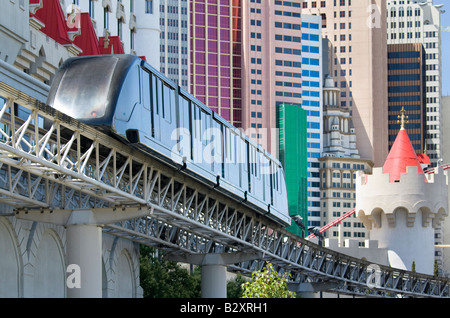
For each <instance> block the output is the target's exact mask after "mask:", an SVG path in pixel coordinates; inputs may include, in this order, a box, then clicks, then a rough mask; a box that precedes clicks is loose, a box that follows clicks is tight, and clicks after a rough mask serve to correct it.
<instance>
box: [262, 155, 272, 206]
mask: <svg viewBox="0 0 450 318" xmlns="http://www.w3.org/2000/svg"><path fill="white" fill-rule="evenodd" d="M260 172H261V179H262V181H261V182H262V184H263V187H262V191H263V200H264V202H266V203H267V204H270V203H271V197H270V158H268V157H267V156H266V155H265V154H264V153H261V169H260Z"/></svg>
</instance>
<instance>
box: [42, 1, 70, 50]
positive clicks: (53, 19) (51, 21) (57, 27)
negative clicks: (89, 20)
mask: <svg viewBox="0 0 450 318" xmlns="http://www.w3.org/2000/svg"><path fill="white" fill-rule="evenodd" d="M35 17H36V18H37V19H39V20H40V21H42V22H43V23H44V24H45V27H44V28H42V29H41V31H42V32H43V33H45V34H46V35H48V36H49V37H50V38H52V39H53V40H55V41H56V42H58V43H60V44H71V43H72V41H70V38H69V35H68V33H67V31H68V27H67V23H66V17H65V14H64V12H63V10H62V8H61V5H60V3H59V1H58V0H45V1H43V5H42V8H40V9H38V10H37V11H36V13H35Z"/></svg>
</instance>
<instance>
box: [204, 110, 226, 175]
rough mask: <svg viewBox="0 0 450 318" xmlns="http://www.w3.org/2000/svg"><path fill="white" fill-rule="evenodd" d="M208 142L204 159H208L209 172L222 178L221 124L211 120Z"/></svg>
mask: <svg viewBox="0 0 450 318" xmlns="http://www.w3.org/2000/svg"><path fill="white" fill-rule="evenodd" d="M208 140H209V141H207V145H206V148H205V153H206V157H209V161H210V163H211V171H212V173H213V174H214V175H215V176H216V177H217V176H219V177H220V178H223V165H222V164H223V132H222V124H221V123H220V122H218V121H217V120H215V119H214V118H211V128H210V129H209V131H208Z"/></svg>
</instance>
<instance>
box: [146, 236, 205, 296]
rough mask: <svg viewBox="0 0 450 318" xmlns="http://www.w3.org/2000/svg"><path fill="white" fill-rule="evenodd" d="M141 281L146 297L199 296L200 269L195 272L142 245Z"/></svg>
mask: <svg viewBox="0 0 450 318" xmlns="http://www.w3.org/2000/svg"><path fill="white" fill-rule="evenodd" d="M140 264H141V265H140V266H141V267H140V279H141V281H140V283H141V287H142V289H143V290H144V295H143V296H144V298H198V297H200V296H201V286H200V276H201V274H200V269H199V268H196V269H195V270H194V272H193V274H190V273H189V271H188V270H187V269H185V268H182V267H181V266H180V265H178V264H177V263H176V262H171V261H167V260H165V259H163V258H162V257H161V256H160V254H158V253H157V252H156V251H155V250H154V249H152V248H150V247H147V246H143V245H141V256H140Z"/></svg>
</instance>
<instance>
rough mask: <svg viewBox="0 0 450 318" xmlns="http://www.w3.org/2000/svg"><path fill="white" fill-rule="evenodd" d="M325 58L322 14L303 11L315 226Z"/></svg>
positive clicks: (305, 99)
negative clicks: (323, 53)
mask: <svg viewBox="0 0 450 318" xmlns="http://www.w3.org/2000/svg"><path fill="white" fill-rule="evenodd" d="M322 60H323V59H322V17H321V16H315V15H308V14H302V108H303V109H305V110H306V112H307V165H308V179H307V187H308V193H307V196H308V225H311V226H316V225H319V224H320V175H319V168H320V165H319V158H320V157H321V155H322V144H323V142H322V132H323V127H322V117H323V114H322V79H323V75H322V69H323V67H322ZM299 133H300V132H299Z"/></svg>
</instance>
